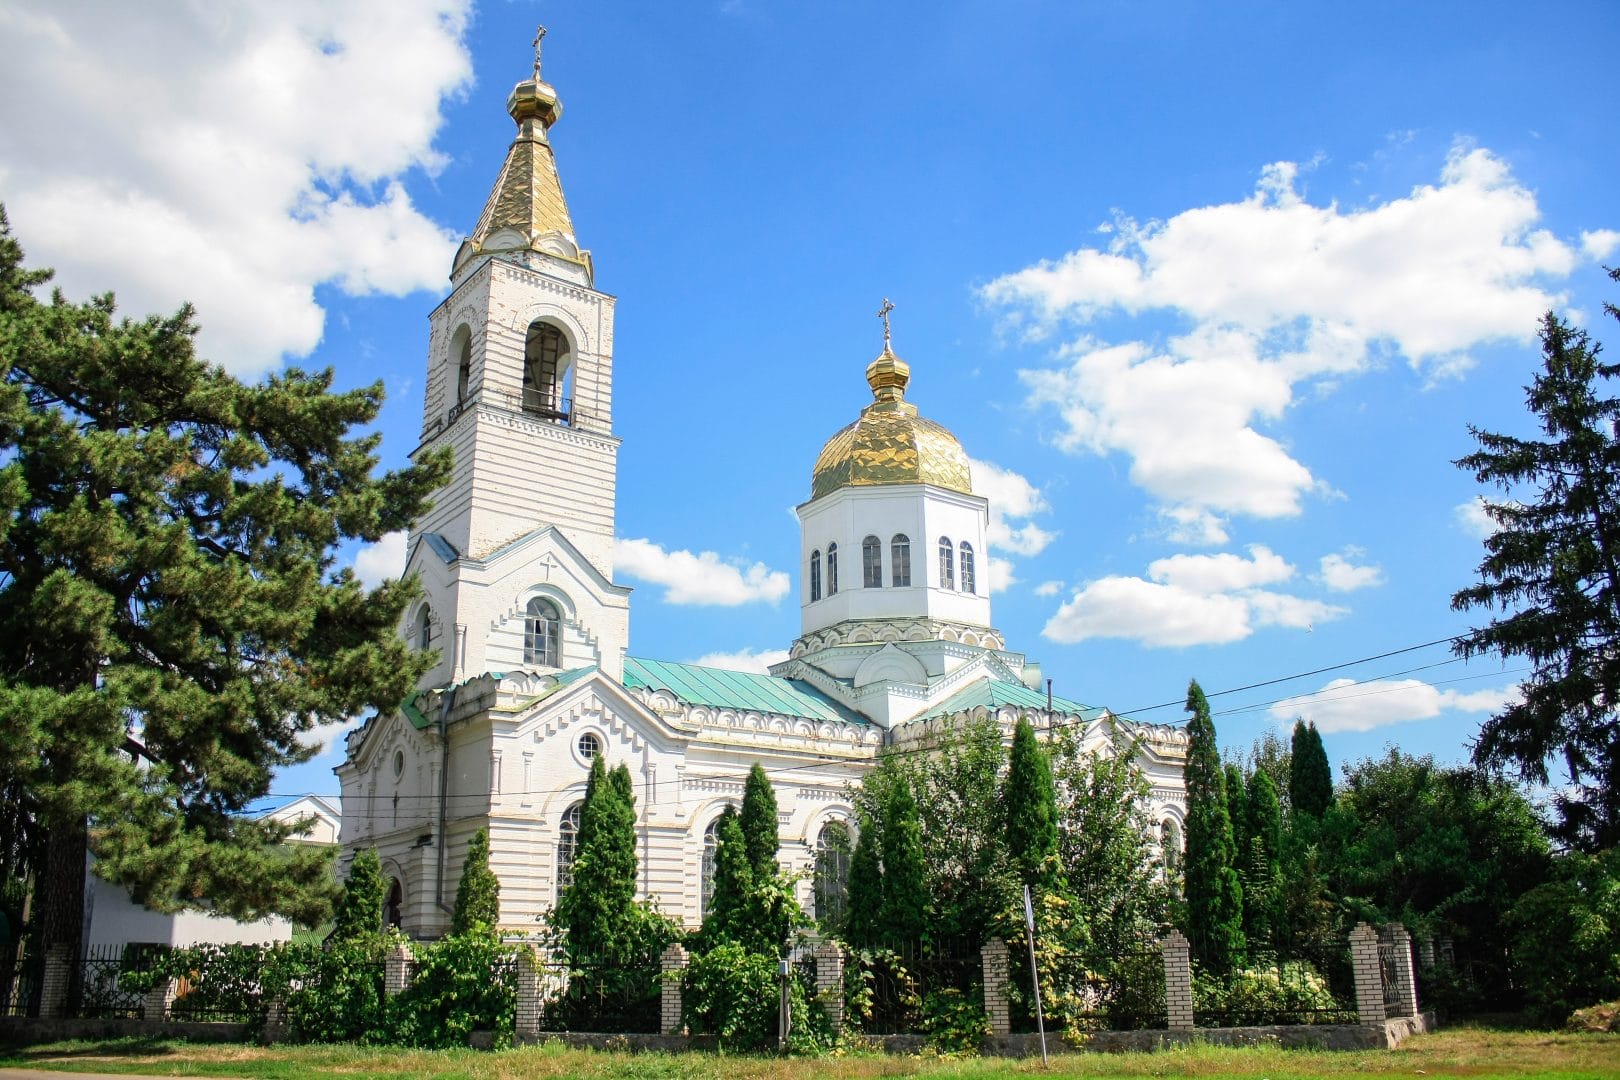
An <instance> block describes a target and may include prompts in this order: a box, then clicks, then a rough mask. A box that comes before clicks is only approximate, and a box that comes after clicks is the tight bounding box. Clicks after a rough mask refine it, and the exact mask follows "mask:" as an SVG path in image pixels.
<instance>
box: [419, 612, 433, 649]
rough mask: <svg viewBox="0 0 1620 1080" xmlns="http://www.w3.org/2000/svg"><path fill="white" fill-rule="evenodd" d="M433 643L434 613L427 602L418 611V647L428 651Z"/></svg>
mask: <svg viewBox="0 0 1620 1080" xmlns="http://www.w3.org/2000/svg"><path fill="white" fill-rule="evenodd" d="M432 644H433V613H432V612H431V611H430V610H428V606H427V605H426V604H423V605H422V609H421V610H420V611H418V612H417V613H416V647H417V648H418V649H421V650H423V651H424V652H426V651H427V649H428V648H429V646H431V645H432Z"/></svg>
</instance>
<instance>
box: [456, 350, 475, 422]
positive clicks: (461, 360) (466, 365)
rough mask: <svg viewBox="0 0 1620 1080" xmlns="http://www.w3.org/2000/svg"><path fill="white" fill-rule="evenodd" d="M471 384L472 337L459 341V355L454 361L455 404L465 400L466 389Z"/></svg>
mask: <svg viewBox="0 0 1620 1080" xmlns="http://www.w3.org/2000/svg"><path fill="white" fill-rule="evenodd" d="M471 383H472V336H471V335H468V336H466V337H463V338H462V339H461V355H460V357H458V358H457V360H456V404H457V405H460V404H461V403H462V402H464V401H466V400H467V389H468V386H469V385H470V384H471Z"/></svg>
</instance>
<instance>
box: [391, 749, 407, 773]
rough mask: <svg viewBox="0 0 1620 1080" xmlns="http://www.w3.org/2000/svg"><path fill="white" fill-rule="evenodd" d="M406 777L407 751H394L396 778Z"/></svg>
mask: <svg viewBox="0 0 1620 1080" xmlns="http://www.w3.org/2000/svg"><path fill="white" fill-rule="evenodd" d="M404 775H405V751H403V750H395V751H394V777H395V778H396V779H398V778H399V777H401V776H404Z"/></svg>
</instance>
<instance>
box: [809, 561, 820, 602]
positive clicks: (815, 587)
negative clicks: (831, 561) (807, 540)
mask: <svg viewBox="0 0 1620 1080" xmlns="http://www.w3.org/2000/svg"><path fill="white" fill-rule="evenodd" d="M820 599H821V549H820V548H817V549H816V550H814V551H812V552H811V553H810V602H811V603H812V604H813V603H815V602H816V601H817V600H820Z"/></svg>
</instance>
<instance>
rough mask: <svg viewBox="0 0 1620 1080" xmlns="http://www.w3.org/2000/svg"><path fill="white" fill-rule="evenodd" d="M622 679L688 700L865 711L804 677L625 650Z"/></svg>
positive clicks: (823, 712) (720, 705) (799, 711)
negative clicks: (644, 657)
mask: <svg viewBox="0 0 1620 1080" xmlns="http://www.w3.org/2000/svg"><path fill="white" fill-rule="evenodd" d="M624 685H625V686H628V687H630V688H631V689H632V690H634V689H639V688H641V687H646V688H647V689H649V690H666V691H668V692H669V693H671V694H674V695H675V697H676V698H678V699H679V700H681V701H684V702H685V703H686V704H688V705H707V706H708V707H710V708H714V709H745V710H749V711H752V712H766V713H778V714H780V715H783V716H798V717H803V718H804V719H806V720H833V721H842V722H844V723H847V724H865V723H867V720H866V718H865V717H863V716H861V715H860V714H859V713H857V712H853V711H851V710H849V709H846V708H844V707H843V706H842V705H840V704H838V703H837V702H836V701H834V700H833V699H832V698H830V697H828V696H827V695H826V694H823V693H822V692H821V691H820V690H817V689H816V688H815V687H814V686H811V685H810V684H809V683H807V682H801V681H800V680H798V679H779V678H777V677H776V676H774V675H754V674H750V673H749V672H744V671H727V670H725V669H724V668H711V667H698V666H697V665H696V664H674V663H670V662H668V661H665V660H642V659H639V658H637V657H634V656H627V657H625V658H624Z"/></svg>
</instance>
